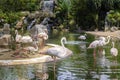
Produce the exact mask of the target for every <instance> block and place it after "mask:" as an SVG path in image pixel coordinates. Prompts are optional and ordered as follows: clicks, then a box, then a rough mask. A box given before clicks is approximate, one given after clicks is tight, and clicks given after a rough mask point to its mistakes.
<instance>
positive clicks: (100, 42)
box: [88, 36, 110, 56]
mask: <svg viewBox="0 0 120 80" xmlns="http://www.w3.org/2000/svg"><path fill="white" fill-rule="evenodd" d="M109 42H110V36H108V37H107V41H105V40H104V39H99V40H95V41H93V42H91V43H90V45H89V46H88V49H89V48H94V56H95V54H96V48H97V47H99V48H100V47H103V46H104V45H106V44H108V43H109Z"/></svg>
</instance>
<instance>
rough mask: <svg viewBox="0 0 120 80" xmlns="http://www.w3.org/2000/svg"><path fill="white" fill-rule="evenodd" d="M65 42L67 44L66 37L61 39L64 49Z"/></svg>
mask: <svg viewBox="0 0 120 80" xmlns="http://www.w3.org/2000/svg"><path fill="white" fill-rule="evenodd" d="M63 42H66V38H65V37H63V38H62V39H61V45H62V47H65V46H64V43H63Z"/></svg>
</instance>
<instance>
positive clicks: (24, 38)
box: [15, 30, 33, 43]
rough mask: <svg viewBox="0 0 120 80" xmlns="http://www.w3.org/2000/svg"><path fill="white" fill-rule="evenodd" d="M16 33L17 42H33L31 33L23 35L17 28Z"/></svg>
mask: <svg viewBox="0 0 120 80" xmlns="http://www.w3.org/2000/svg"><path fill="white" fill-rule="evenodd" d="M15 34H16V37H15V41H16V42H19V43H20V42H21V43H31V42H33V39H32V38H31V37H30V36H29V35H27V36H21V35H19V34H18V31H17V30H15Z"/></svg>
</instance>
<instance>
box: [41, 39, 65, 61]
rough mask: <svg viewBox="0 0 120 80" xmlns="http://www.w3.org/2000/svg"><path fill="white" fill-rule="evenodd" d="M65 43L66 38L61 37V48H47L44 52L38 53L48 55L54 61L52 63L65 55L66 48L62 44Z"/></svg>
mask: <svg viewBox="0 0 120 80" xmlns="http://www.w3.org/2000/svg"><path fill="white" fill-rule="evenodd" d="M65 41H66V37H62V38H61V45H62V46H55V47H52V48H49V49H48V50H47V51H45V52H40V53H43V54H47V55H50V56H51V57H52V58H53V59H54V61H55V60H56V57H59V58H64V57H65V54H66V48H65V46H64V44H63V42H65Z"/></svg>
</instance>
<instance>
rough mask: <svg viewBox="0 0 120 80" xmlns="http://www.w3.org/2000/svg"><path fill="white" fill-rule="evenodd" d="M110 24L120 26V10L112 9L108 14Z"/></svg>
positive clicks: (107, 18)
mask: <svg viewBox="0 0 120 80" xmlns="http://www.w3.org/2000/svg"><path fill="white" fill-rule="evenodd" d="M106 20H107V21H108V23H109V25H110V26H118V27H119V26H120V11H115V10H110V11H109V14H107V16H106Z"/></svg>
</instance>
